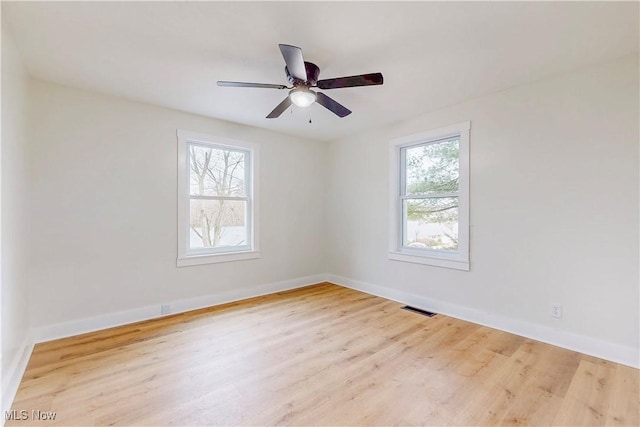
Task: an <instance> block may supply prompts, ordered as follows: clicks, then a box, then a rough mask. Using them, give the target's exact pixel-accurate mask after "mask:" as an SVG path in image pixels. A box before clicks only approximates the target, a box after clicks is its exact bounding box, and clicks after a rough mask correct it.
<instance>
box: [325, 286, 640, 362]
mask: <svg viewBox="0 0 640 427" xmlns="http://www.w3.org/2000/svg"><path fill="white" fill-rule="evenodd" d="M325 279H326V281H328V282H331V283H335V284H336V285H340V286H344V287H346V288H351V289H355V290H358V291H362V292H366V293H368V294H371V295H376V296H379V297H383V298H386V299H390V300H393V301H398V302H401V303H403V304H407V305H411V306H414V307H418V308H421V309H423V310H428V311H433V312H436V313H442V314H444V315H447V316H451V317H455V318H458V319H462V320H466V321H469V322H473V323H477V324H479V325H483V326H488V327H490V328H494V329H499V330H501V331H506V332H510V333H512V334H516V335H520V336H523V337H527V338H531V339H534V340H537V341H542V342H545V343H547V344H552V345H555V346H558V347H563V348H566V349H569V350H573V351H577V352H580V353H584V354H588V355H590V356H595V357H599V358H601V359H606V360H610V361H612V362H616V363H620V364H623V365H627V366H631V367H634V368H640V351H639V349H637V348H633V347H628V346H624V345H620V344H616V343H611V342H608V341H604V340H600V339H597V338H592V337H588V336H585V335H580V334H576V333H573V332H569V331H563V330H560V329H554V328H550V327H548V326H544V325H539V324H535V323H532V322H527V321H524V320H518V319H513V318H509V317H505V316H500V315H496V314H491V313H487V312H484V311H480V310H477V309H474V308H470V307H464V306H460V305H455V304H451V303H448V302H444V301H438V300H433V299H430V298H427V297H423V296H420V295H416V294H413V293H409V292H404V291H400V290H398V289H393V288H390V287H386V286H379V285H373V284H371V283H366V282H362V281H359V280H354V279H349V278H347V277H342V276H338V275H335V274H327V275H326V276H325Z"/></svg>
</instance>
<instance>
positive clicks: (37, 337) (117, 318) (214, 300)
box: [33, 274, 326, 343]
mask: <svg viewBox="0 0 640 427" xmlns="http://www.w3.org/2000/svg"><path fill="white" fill-rule="evenodd" d="M325 278H326V275H324V274H317V275H314V276H305V277H299V278H296V279H290V280H284V281H281V282H274V283H267V284H263V285H257V286H252V287H249V288H240V289H235V290H232V291H225V292H220V293H216V294H211V295H203V296H200V297H195V298H188V299H181V300H176V301H167V302H166V304H170V305H171V311H170V313H169V314H176V313H184V312H186V311H190V310H197V309H199V308H205V307H211V306H214V305H219V304H224V303H227V302H233V301H238V300H242V299H246V298H252V297H257V296H261V295H267V294H272V293H274V292H280V291H286V290H289V289H296V288H301V287H303V286H308V285H311V284H314V283H319V282H324V281H325ZM157 317H162V315H161V314H160V304H157V305H149V306H145V307H138V308H134V309H131V310H126V311H119V312H115V313H106V314H101V315H98V316H93V317H86V318H83V319H77V320H71V321H68V322H61V323H56V324H52V325H47V326H42V327H39V328H34V330H33V340H34V342H36V343H40V342H45V341H51V340H55V339H59V338H66V337H70V336H74V335H80V334H84V333H87V332H94V331H99V330H101V329H107V328H112V327H115V326H122V325H126V324H129V323H135V322H140V321H143V320H149V319H154V318H157Z"/></svg>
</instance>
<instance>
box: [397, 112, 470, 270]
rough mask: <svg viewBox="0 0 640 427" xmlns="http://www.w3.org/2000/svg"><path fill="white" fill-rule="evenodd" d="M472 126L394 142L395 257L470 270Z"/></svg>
mask: <svg viewBox="0 0 640 427" xmlns="http://www.w3.org/2000/svg"><path fill="white" fill-rule="evenodd" d="M470 127H471V123H470V122H464V123H460V124H457V125H453V126H448V127H446V128H441V129H434V130H432V131H428V132H424V133H421V134H417V135H411V136H407V137H403V138H398V139H395V140H393V141H391V143H390V145H391V153H390V154H391V155H390V159H391V212H390V214H391V215H390V218H391V224H390V231H391V232H390V236H391V247H390V250H389V258H390V259H394V260H398V261H406V262H415V263H419V264H429V265H435V266H440V267H448V268H455V269H459V270H469V129H470Z"/></svg>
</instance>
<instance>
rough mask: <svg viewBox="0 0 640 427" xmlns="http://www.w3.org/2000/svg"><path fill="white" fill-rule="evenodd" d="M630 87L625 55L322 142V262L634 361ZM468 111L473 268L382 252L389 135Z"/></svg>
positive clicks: (632, 65) (342, 276)
mask: <svg viewBox="0 0 640 427" xmlns="http://www.w3.org/2000/svg"><path fill="white" fill-rule="evenodd" d="M638 89H639V88H638V58H637V57H627V58H623V59H621V60H619V61H616V62H614V63H609V64H603V65H600V66H598V67H594V68H590V69H586V70H582V71H579V72H575V73H571V74H566V75H563V76H560V77H556V78H553V79H547V80H544V81H540V82H536V83H533V84H528V85H525V86H520V87H516V88H512V89H509V90H505V91H503V92H500V93H496V94H493V95H490V96H486V97H483V98H480V99H475V100H471V101H469V102H465V103H463V104H459V105H455V106H452V107H450V108H446V109H443V110H441V111H437V112H434V113H432V114H427V115H423V116H420V117H417V118H414V119H411V120H408V121H406V122H404V123H401V124H398V125H396V126H392V127H385V128H382V129H376V130H373V131H371V132H368V133H367V134H364V135H359V136H355V137H352V138H347V139H345V140H340V141H335V142H333V143H332V144H331V146H330V151H329V159H330V161H329V169H328V194H329V196H328V200H327V209H328V211H327V222H328V224H330V227H329V232H330V236H329V239H330V240H329V247H331V248H332V250H331V251H329V253H328V254H329V258H328V265H329V269H328V270H329V271H330V272H331V273H334V274H335V275H337V278H336V280H337V281H341V280H342V281H343V282H345V283H347V284H349V283H351V284H352V285H354V286H355V287H360V288H369V289H376V290H377V291H379V292H380V293H384V294H386V295H390V296H393V295H402V296H404V297H407V298H410V299H411V298H413V299H417V300H421V301H426V302H427V304H430V305H432V306H435V307H436V308H438V307H439V308H443V309H445V310H448V311H450V312H452V313H453V314H458V315H465V316H466V317H469V318H475V319H476V320H482V319H485V320H487V321H488V323H492V324H494V325H497V326H501V327H502V328H507V329H511V330H518V329H520V331H522V329H527V328H528V329H529V330H537V331H538V332H540V331H542V332H541V333H542V335H545V334H546V335H547V336H552V335H553V336H554V337H555V338H554V339H551V341H554V340H555V341H556V343H558V344H560V345H566V346H572V343H571V341H572V340H574V341H575V340H576V337H577V341H581V342H582V343H583V344H584V343H587V342H588V343H591V344H593V345H592V347H597V344H598V343H600V344H602V343H604V344H605V345H609V344H610V345H611V346H612V347H613V348H623V349H626V350H628V352H627V353H626V357H627V358H629V357H631V358H633V357H634V355H635V364H637V360H638V346H639V343H638V340H639V335H640V334H639V330H638V324H639V318H638V313H639V310H638V301H639V295H638V281H639V277H638V139H639V135H638V124H639V121H638V120H639V119H638V115H639V111H638ZM401 96H402V95H401V94H398V97H399V99H398V102H401ZM466 120H471V122H472V129H471V143H470V147H471V271H470V272H462V271H455V270H449V269H445V268H438V267H430V266H424V265H416V264H409V263H403V262H399V261H391V260H388V259H387V248H388V237H387V236H388V234H387V230H388V210H389V208H388V205H389V195H388V182H389V176H388V175H389V174H388V140H389V139H391V138H395V137H400V136H404V135H409V134H413V133H417V132H421V131H425V130H429V129H433V128H437V127H440V126H445V125H449V124H453V123H458V122H461V121H466ZM551 302H559V303H561V304H563V306H564V318H563V319H562V320H556V319H553V318H551V317H550V313H549V311H550V307H549V305H550V303H551ZM488 319H489V320H490V321H489V320H488ZM491 319H492V320H491ZM510 325H520V326H522V327H521V328H518V327H510ZM523 325H524V326H523ZM545 331H546V332H545ZM554 331H560V332H561V333H562V334H560V333H558V334H556V333H555V332H554ZM563 334H564V335H563ZM533 335H535V334H533ZM581 337H582V338H585V339H582V338H581ZM543 338H544V337H543ZM557 341H560V342H557ZM589 345H590V344H589ZM589 345H587V344H585V345H584V346H582V347H585V346H587V347H588V346H589ZM574 347H580V345H576V346H574ZM592 352H596V353H597V349H595V350H593V351H592ZM602 354H603V355H606V354H607V352H606V349H603V353H602ZM621 359H624V357H622V358H621ZM627 361H628V360H627ZM631 362H632V363H633V360H632V361H631Z"/></svg>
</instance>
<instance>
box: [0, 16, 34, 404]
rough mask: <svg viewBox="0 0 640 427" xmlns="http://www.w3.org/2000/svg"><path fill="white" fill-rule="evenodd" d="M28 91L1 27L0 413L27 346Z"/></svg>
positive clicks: (15, 53) (6, 31)
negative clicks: (0, 393)
mask: <svg viewBox="0 0 640 427" xmlns="http://www.w3.org/2000/svg"><path fill="white" fill-rule="evenodd" d="M27 87H28V80H27V75H26V72H25V69H24V67H23V65H22V60H21V58H20V54H19V53H18V51H17V50H16V46H15V44H14V40H13V37H12V35H11V33H10V32H9V29H8V27H7V25H6V22H4V21H3V22H2V140H1V141H2V145H1V149H2V156H1V157H2V166H1V171H2V174H1V182H2V185H1V190H0V194H1V203H2V205H1V206H2V208H1V217H2V221H1V225H0V227H1V228H0V229H1V231H2V233H1V236H2V237H1V239H0V252H1V257H0V270H1V271H2V274H1V276H0V280H1V284H2V289H1V293H0V295H1V297H0V300H1V304H2V315H1V322H0V323H1V324H2V332H1V335H0V336H1V338H2V339H1V341H2V368H1V369H2V371H1V375H0V377H1V378H2V396H3V399H2V409H3V410H4V409H5V408H6V405H7V404H8V401H7V398H6V397H7V396H10V397H8V399H11V398H12V397H13V393H14V392H15V390H14V389H15V387H16V386H17V383H16V381H19V380H20V375H21V369H20V368H19V365H20V363H21V357H22V355H23V353H24V350H25V348H26V346H27V345H28V341H27V336H28V331H29V318H28V313H29V310H28V288H27V283H26V281H25V275H24V272H25V269H24V267H25V261H26V258H25V257H24V254H25V252H26V235H25V222H24V218H25V215H26V213H27V194H28V191H27V188H28V187H27V166H26V162H27V159H26V153H25V152H26V146H27V144H26V142H27V135H26V133H27Z"/></svg>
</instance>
